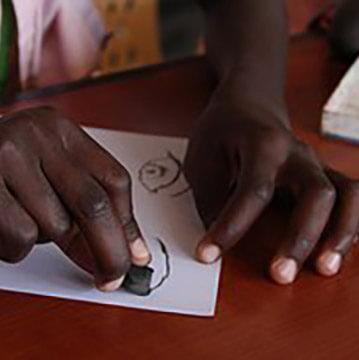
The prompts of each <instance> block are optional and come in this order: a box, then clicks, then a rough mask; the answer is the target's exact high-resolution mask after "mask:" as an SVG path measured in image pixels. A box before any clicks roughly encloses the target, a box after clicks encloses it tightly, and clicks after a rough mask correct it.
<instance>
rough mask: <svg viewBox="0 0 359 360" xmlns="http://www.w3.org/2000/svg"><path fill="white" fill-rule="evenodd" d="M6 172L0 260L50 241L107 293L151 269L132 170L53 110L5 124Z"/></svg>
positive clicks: (0, 136)
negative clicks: (140, 269)
mask: <svg viewBox="0 0 359 360" xmlns="http://www.w3.org/2000/svg"><path fill="white" fill-rule="evenodd" d="M0 169H1V172H0V173H1V174H0V212H1V214H2V216H1V217H0V239H1V241H0V258H1V260H3V261H7V262H11V263H13V262H17V261H20V260H21V259H23V258H24V257H25V256H26V255H27V254H28V253H29V252H30V251H31V249H32V248H33V246H34V245H35V244H36V243H40V242H44V240H46V241H48V239H51V240H52V241H54V242H55V243H56V244H57V245H58V246H59V247H60V248H61V249H62V250H63V251H64V252H65V253H66V254H67V255H68V256H69V258H70V259H71V260H73V261H74V262H75V263H77V264H78V265H80V266H81V267H82V268H84V269H86V270H87V271H89V272H90V273H92V274H93V275H94V277H95V284H96V286H97V287H98V288H99V289H100V290H103V291H113V290H116V289H117V288H118V287H120V285H121V283H122V281H123V277H124V275H125V274H126V272H127V271H128V269H129V267H130V264H131V262H132V263H134V264H136V265H139V266H143V265H146V264H147V263H148V262H149V261H150V254H149V252H148V250H147V248H146V245H145V243H144V241H143V238H142V235H141V233H140V230H139V228H138V225H137V223H136V221H135V219H134V216H133V210H132V205H131V184H130V178H129V175H128V173H127V171H126V169H125V168H124V167H123V166H122V165H121V164H119V163H118V162H117V161H116V160H115V159H114V158H113V157H112V156H111V155H110V154H109V153H107V152H106V151H105V150H104V149H102V148H101V147H100V146H99V145H98V144H97V143H95V142H94V141H93V140H92V139H91V138H90V137H89V136H87V135H86V134H85V132H83V131H82V130H81V129H80V128H79V127H77V126H76V125H75V124H74V123H72V122H71V121H69V120H68V119H66V118H64V117H63V116H61V115H60V114H58V113H56V112H55V111H54V110H52V109H50V108H37V109H29V110H26V111H21V112H18V113H15V114H10V115H7V116H5V117H3V118H2V119H1V122H0ZM39 199H41V200H40V201H39Z"/></svg>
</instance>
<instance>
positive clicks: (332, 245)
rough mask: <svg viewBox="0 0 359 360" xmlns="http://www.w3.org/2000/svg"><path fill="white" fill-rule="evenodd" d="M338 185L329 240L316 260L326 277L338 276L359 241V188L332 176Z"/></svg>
mask: <svg viewBox="0 0 359 360" xmlns="http://www.w3.org/2000/svg"><path fill="white" fill-rule="evenodd" d="M332 179H333V181H334V182H335V183H336V185H337V189H338V201H337V209H336V212H335V218H334V219H332V221H333V225H332V227H331V232H330V235H329V236H328V238H327V239H326V240H325V242H324V246H323V247H322V249H321V251H320V254H319V256H318V258H317V260H316V268H317V271H318V272H319V273H320V274H321V275H324V276H333V275H336V274H337V273H338V272H339V270H340V268H341V265H342V263H343V259H344V257H345V255H346V254H347V253H348V252H349V251H350V249H351V248H352V246H353V244H354V242H355V241H356V239H357V233H358V227H359V186H358V183H357V182H355V181H352V180H350V179H348V178H345V177H344V176H342V175H340V174H336V175H334V174H332Z"/></svg>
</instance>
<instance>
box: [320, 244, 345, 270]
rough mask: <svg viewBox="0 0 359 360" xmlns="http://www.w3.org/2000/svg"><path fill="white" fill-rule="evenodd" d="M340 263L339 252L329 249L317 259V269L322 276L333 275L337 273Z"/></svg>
mask: <svg viewBox="0 0 359 360" xmlns="http://www.w3.org/2000/svg"><path fill="white" fill-rule="evenodd" d="M341 265H342V256H341V254H339V253H338V252H336V251H331V250H328V251H326V252H324V253H323V254H322V255H320V256H319V258H318V261H317V269H318V271H319V272H320V273H321V274H322V275H324V276H333V275H335V274H337V273H338V272H339V269H340V266H341Z"/></svg>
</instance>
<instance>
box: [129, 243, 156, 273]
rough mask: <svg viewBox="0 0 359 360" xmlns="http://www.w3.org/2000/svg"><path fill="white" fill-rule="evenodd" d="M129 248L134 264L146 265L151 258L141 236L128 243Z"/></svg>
mask: <svg viewBox="0 0 359 360" xmlns="http://www.w3.org/2000/svg"><path fill="white" fill-rule="evenodd" d="M130 250H131V254H132V262H133V263H134V264H135V265H138V266H144V265H147V264H148V262H149V261H150V259H151V255H150V253H149V251H148V249H147V247H146V244H145V242H144V241H143V240H142V239H141V238H138V239H136V240H135V241H133V242H132V243H130Z"/></svg>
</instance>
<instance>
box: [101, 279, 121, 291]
mask: <svg viewBox="0 0 359 360" xmlns="http://www.w3.org/2000/svg"><path fill="white" fill-rule="evenodd" d="M124 280H125V276H122V277H121V278H119V279H117V280H112V281H109V282H107V283H103V284H97V285H96V287H97V288H98V289H99V290H100V291H103V292H112V291H116V290H118V289H119V288H120V287H121V285H122V283H123V281H124Z"/></svg>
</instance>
